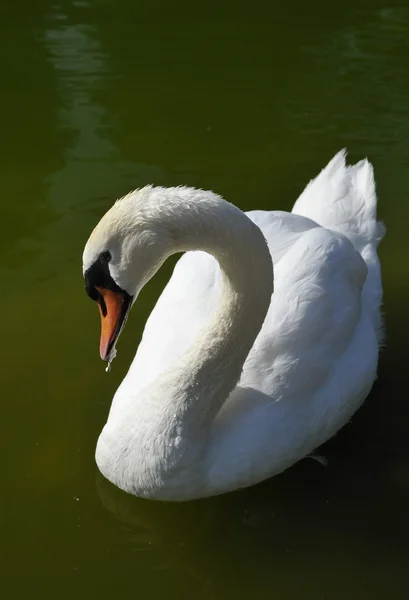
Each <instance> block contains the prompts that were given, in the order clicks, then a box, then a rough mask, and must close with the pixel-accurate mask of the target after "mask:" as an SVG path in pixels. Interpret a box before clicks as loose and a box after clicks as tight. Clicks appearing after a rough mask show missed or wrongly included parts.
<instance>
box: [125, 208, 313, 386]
mask: <svg viewBox="0 0 409 600" xmlns="http://www.w3.org/2000/svg"><path fill="white" fill-rule="evenodd" d="M247 215H248V216H249V217H250V218H251V219H252V220H253V221H254V222H255V223H256V224H257V225H258V226H259V227H260V228H261V230H262V231H263V233H264V236H265V237H266V240H267V242H268V245H269V248H270V252H271V254H272V256H273V260H274V262H275V263H278V262H279V261H280V260H281V257H282V256H283V255H284V254H285V253H286V252H287V251H288V249H289V248H290V247H291V246H292V244H294V242H295V241H296V240H297V239H298V238H299V236H300V235H301V234H302V233H303V232H304V231H305V230H307V229H310V228H311V227H317V224H316V223H314V222H313V221H311V220H309V219H307V218H305V217H301V216H298V215H292V214H290V213H285V212H280V211H277V212H266V211H252V212H250V213H247ZM220 289H221V274H220V269H219V265H218V263H217V261H216V260H215V259H214V258H213V257H212V256H210V255H209V254H206V253H205V252H186V254H184V255H183V256H182V257H181V258H180V259H179V261H178V262H177V264H176V266H175V269H174V271H173V274H172V277H171V278H170V280H169V282H168V284H167V285H166V287H165V289H164V290H163V292H162V294H161V296H160V298H159V299H158V301H157V303H156V306H155V307H154V309H153V310H152V312H151V314H150V316H149V318H148V320H147V322H146V325H145V330H144V332H143V336H142V340H141V343H140V345H139V348H138V351H137V353H136V356H135V359H134V361H133V363H132V365H131V367H130V370H129V373H128V376H127V377H126V379H125V381H124V383H123V386H126V385H128V384H131V385H132V389H133V392H135V391H136V389H142V388H144V387H146V386H147V385H149V384H150V383H152V382H153V381H154V380H155V379H156V377H158V376H159V375H160V374H161V372H163V371H164V370H165V369H167V368H168V367H170V366H171V364H172V362H173V361H175V360H176V359H177V358H178V357H179V356H181V355H182V353H183V352H184V351H185V350H186V349H187V347H188V346H189V344H190V343H191V342H192V341H193V340H194V338H195V336H196V335H197V333H198V331H199V329H200V328H201V327H202V326H204V325H205V324H206V323H207V322H208V320H209V318H210V315H211V313H212V311H213V310H214V309H215V307H216V304H217V301H218V296H219V292H220Z"/></svg>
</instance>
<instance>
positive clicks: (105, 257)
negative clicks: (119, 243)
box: [99, 250, 112, 263]
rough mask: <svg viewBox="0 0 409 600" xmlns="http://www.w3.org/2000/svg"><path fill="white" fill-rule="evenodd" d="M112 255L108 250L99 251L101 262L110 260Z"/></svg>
mask: <svg viewBox="0 0 409 600" xmlns="http://www.w3.org/2000/svg"><path fill="white" fill-rule="evenodd" d="M111 258H112V256H111V253H110V251H109V250H106V252H101V254H100V255H99V260H100V261H101V262H102V263H107V262H109V261H110V260H111Z"/></svg>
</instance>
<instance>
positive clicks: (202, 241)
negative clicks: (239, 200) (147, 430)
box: [150, 190, 273, 428]
mask: <svg viewBox="0 0 409 600" xmlns="http://www.w3.org/2000/svg"><path fill="white" fill-rule="evenodd" d="M176 191H177V190H176ZM201 194H202V196H201V197H200V201H199V200H198V199H196V202H195V204H194V206H192V205H191V204H190V205H187V204H186V203H182V204H181V205H179V207H178V208H177V210H176V211H175V207H173V212H176V214H177V215H178V218H177V220H176V221H175V219H172V218H171V217H169V219H168V220H169V223H170V230H171V236H172V238H173V239H175V240H176V243H175V247H174V252H180V251H189V250H202V251H205V252H208V253H209V254H212V255H213V256H214V257H215V258H216V260H217V261H218V263H219V265H220V268H221V273H222V290H221V294H220V300H219V305H218V307H217V309H216V310H215V312H214V314H213V315H212V318H211V321H210V323H208V324H207V326H205V327H204V328H202V330H201V331H200V332H199V334H198V336H197V337H196V339H195V340H194V341H193V344H191V346H190V348H189V349H188V351H187V352H186V353H185V354H184V355H183V356H182V357H181V358H180V359H179V360H178V361H177V362H176V364H175V363H174V364H173V365H172V367H171V369H169V370H168V371H167V372H165V373H163V374H162V377H161V378H160V381H157V382H155V383H154V384H153V386H152V388H151V389H150V392H152V395H151V399H152V397H155V398H157V399H158V401H159V402H161V400H160V399H161V398H163V393H164V392H165V391H166V395H167V397H168V398H169V399H170V397H171V405H172V412H173V414H175V411H176V410H177V409H179V410H181V412H182V413H183V414H184V424H185V425H186V426H188V423H189V419H188V414H189V413H190V412H193V413H194V419H193V420H194V423H195V428H196V427H198V426H203V425H204V424H206V423H209V422H211V421H212V419H213V418H214V416H215V415H216V414H217V412H218V411H219V409H220V407H221V406H222V404H223V403H224V401H225V400H226V398H227V397H228V395H229V394H230V392H231V391H232V390H233V389H234V388H235V386H236V385H237V382H238V380H239V379H240V375H241V371H242V367H243V364H244V361H245V359H246V358H247V355H248V353H249V352H250V349H251V347H252V346H253V344H254V340H255V338H256V337H257V334H258V333H259V331H260V328H261V326H262V324H263V322H264V319H265V316H266V313H267V310H268V307H269V305H270V302H271V294H272V292H273V265H272V261H271V256H270V252H269V250H268V246H267V243H266V241H265V239H264V236H263V234H262V233H261V231H260V229H259V228H258V227H257V226H256V225H255V224H254V223H253V222H252V221H251V220H250V219H249V218H248V217H246V215H245V214H244V213H243V212H242V211H240V210H239V209H238V208H237V207H235V206H233V205H232V204H230V203H228V202H226V201H225V200H223V199H222V198H220V197H218V196H215V195H214V194H211V195H210V194H209V193H207V192H201ZM159 389H160V390H161V392H160V391H159ZM192 416H193V415H192Z"/></svg>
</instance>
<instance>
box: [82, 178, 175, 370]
mask: <svg viewBox="0 0 409 600" xmlns="http://www.w3.org/2000/svg"><path fill="white" fill-rule="evenodd" d="M152 195H153V194H152V188H144V189H143V190H140V191H137V192H133V193H132V194H129V195H128V196H126V197H125V198H123V199H121V200H118V201H117V202H116V203H115V204H114V206H113V207H112V208H111V209H110V210H109V211H108V212H107V213H106V214H105V215H104V216H103V217H102V219H101V221H100V222H99V223H98V225H97V226H96V227H95V229H94V231H93V232H92V234H91V236H90V238H89V240H88V242H87V243H86V246H85V249H84V254H83V274H84V280H85V289H86V291H87V294H88V295H89V296H90V298H92V300H95V301H96V302H97V304H98V307H99V310H100V314H101V340H100V355H101V358H102V359H103V360H105V361H108V362H111V361H112V359H113V358H114V357H115V354H116V350H115V344H116V342H117V340H118V337H119V334H120V333H121V331H122V329H123V327H124V325H125V322H126V319H127V317H128V313H129V310H130V308H131V306H132V304H133V302H134V301H135V299H136V297H137V295H138V293H139V292H140V290H141V289H142V288H143V286H144V285H145V284H146V283H147V282H148V281H149V279H150V278H151V277H152V276H153V275H154V274H155V273H156V271H157V270H158V269H159V267H160V266H161V264H162V263H163V261H164V260H165V259H166V258H167V257H168V256H169V254H170V253H171V252H170V246H171V244H170V237H169V233H168V231H167V228H166V227H165V226H164V224H163V222H162V220H161V219H160V218H158V217H156V214H155V211H154V210H152V199H151V197H150V196H152Z"/></svg>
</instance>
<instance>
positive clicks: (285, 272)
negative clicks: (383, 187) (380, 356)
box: [113, 152, 383, 433]
mask: <svg viewBox="0 0 409 600" xmlns="http://www.w3.org/2000/svg"><path fill="white" fill-rule="evenodd" d="M247 215H248V217H249V218H250V219H251V220H252V221H254V222H255V223H256V224H257V225H258V226H259V227H260V229H261V230H262V231H263V234H264V236H265V238H266V240H267V243H268V246H269V249H270V253H271V255H272V258H273V264H274V271H275V293H274V294H273V297H272V303H271V306H270V310H269V312H268V314H267V317H266V320H265V323H264V325H263V328H262V330H261V332H260V334H259V336H258V338H257V339H256V342H255V344H254V347H253V349H252V351H251V352H250V354H249V357H248V359H247V361H246V363H245V365H244V368H243V375H242V380H241V382H240V386H247V387H251V388H253V389H254V390H256V391H258V392H262V394H267V395H268V397H270V398H273V400H278V399H280V398H285V399H286V401H288V400H289V399H290V397H297V398H298V397H301V398H302V399H303V402H304V403H305V405H306V406H308V405H309V402H310V401H312V398H313V396H314V394H315V395H316V393H317V392H318V391H319V390H320V389H322V388H323V387H324V386H325V382H326V380H327V378H328V377H329V374H330V373H331V372H332V371H333V370H334V369H335V368H336V367H337V366H338V362H339V361H340V360H341V357H342V354H343V353H344V352H348V347H350V345H351V344H353V343H355V346H356V347H354V350H353V354H354V361H355V362H356V361H357V359H360V357H359V354H360V352H361V351H362V352H365V348H366V347H368V346H371V350H373V352H368V353H367V358H366V359H365V360H366V363H365V365H361V366H362V369H363V371H364V372H365V373H364V374H363V378H364V379H365V382H364V383H365V385H364V386H363V388H365V390H366V392H365V393H367V391H368V390H367V387H368V386H367V382H368V380H370V385H371V384H372V382H373V379H374V376H375V372H376V363H377V352H378V348H377V343H376V342H375V343H373V341H371V339H372V338H371V335H372V334H373V333H374V332H375V335H374V336H373V339H376V337H378V338H379V331H380V327H379V306H380V302H381V296H382V288H381V281H380V272H379V261H378V258H377V255H376V247H377V244H378V242H379V240H380V238H381V237H382V234H383V227H382V225H380V224H379V223H377V221H376V195H375V188H374V181H373V173H372V166H371V165H370V164H369V163H368V162H367V161H361V162H360V163H358V164H357V165H355V166H354V167H347V166H346V165H345V153H344V152H340V153H339V154H337V155H336V156H335V157H334V159H332V161H331V162H330V163H329V165H328V166H327V167H326V168H325V169H324V170H323V171H322V172H321V173H320V174H319V175H318V177H317V178H316V179H315V180H313V181H311V182H310V184H309V185H308V186H307V188H306V189H305V190H304V192H303V193H302V194H301V196H300V198H299V199H298V200H297V202H296V203H295V205H294V208H293V211H292V213H286V212H281V211H271V212H267V211H252V212H249V213H247ZM220 289H221V277H220V269H219V266H218V263H217V262H216V260H215V259H214V258H213V257H212V256H210V255H208V254H205V253H204V252H187V253H186V254H184V255H183V256H182V258H181V259H180V260H179V261H178V263H177V265H176V267H175V269H174V273H173V275H172V277H171V279H170V281H169V282H168V284H167V286H166V288H165V289H164V291H163V293H162V295H161V297H160V298H159V300H158V302H157V304H156V306H155V308H154V310H153V311H152V313H151V315H150V317H149V319H148V321H147V323H146V327H145V331H144V334H143V339H142V341H141V343H140V346H139V348H138V352H137V354H136V357H135V360H134V362H133V364H132V366H131V368H130V371H129V373H128V375H127V377H126V378H125V380H124V382H123V383H122V385H121V387H120V388H119V390H118V394H119V395H120V396H122V398H123V396H124V395H125V396H126V395H128V393H130V391H131V390H132V393H136V391H137V389H142V388H144V387H146V386H148V385H150V384H151V383H152V382H153V381H154V380H155V379H156V378H157V377H159V376H160V375H161V373H162V372H163V371H164V370H165V369H167V368H168V367H170V366H171V364H172V362H173V361H175V360H177V359H178V358H179V357H180V356H181V355H182V354H183V353H184V352H185V351H186V350H187V348H188V347H189V345H190V344H191V343H193V341H194V339H195V336H196V335H197V334H198V332H199V330H200V329H201V328H202V327H203V326H205V325H206V323H207V322H208V320H209V319H210V316H211V313H212V311H213V310H214V308H215V307H216V305H217V302H218V298H219V292H220ZM361 321H362V323H363V322H365V327H364V328H363V329H364V332H362V331H361V330H360V329H359V328H360V327H362V323H361ZM368 328H369V329H368ZM358 330H359V334H358V337H357V339H355V338H356V332H357V331H358ZM371 332H372V333H371ZM350 352H351V351H350ZM351 356H352V354H349V355H347V358H349V357H351ZM294 366H298V367H297V369H295V368H294ZM348 368H349V367H348ZM357 378H359V374H357ZM355 387H357V390H355V388H354V390H353V391H349V390H346V389H344V390H343V393H342V394H341V395H340V396H339V398H338V400H339V402H341V400H342V398H343V397H344V395H345V394H350V395H351V394H352V395H353V396H354V398H353V403H355V404H357V402H358V399H357V397H356V396H357V394H358V396H362V394H363V393H364V392H360V391H359V390H360V389H361V387H362V386H355ZM358 388H359V390H358ZM233 396H234V395H233ZM362 400H363V398H362ZM360 401H361V400H359V402H360ZM232 404H234V397H232V398H231V399H230V401H228V402H227V403H226V408H229V407H231V406H232ZM114 405H115V400H114V403H113V407H114ZM357 407H358V405H356V406H355V408H354V409H353V408H352V407H349V408H348V410H346V413H348V414H349V413H351V412H354V410H356V408H357ZM247 418H248V417H247ZM342 424H343V422H342V423H341V424H340V426H341V425H342ZM253 433H254V430H253Z"/></svg>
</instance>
